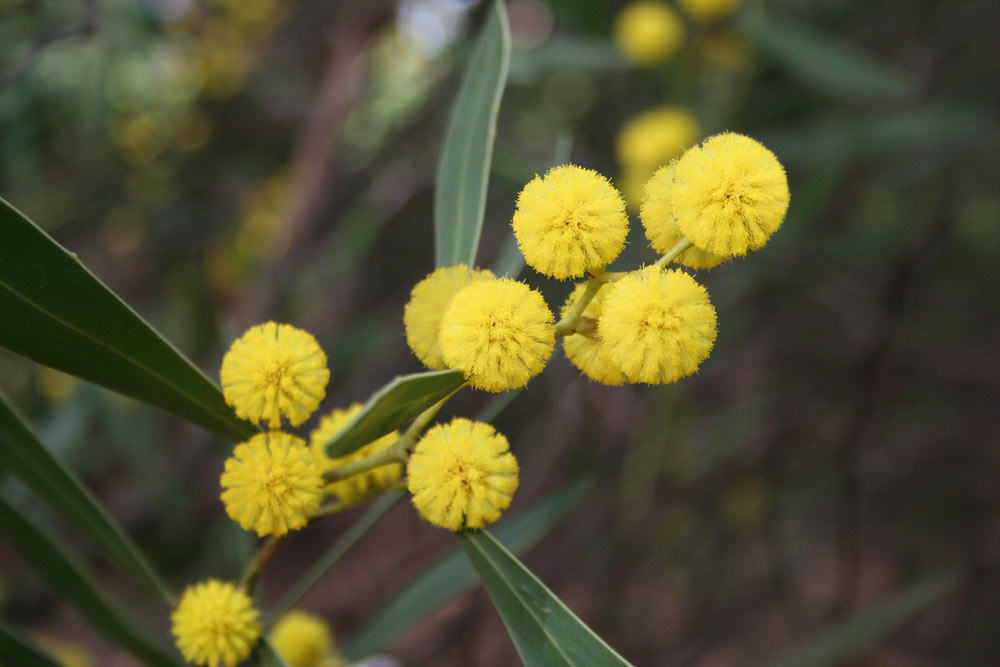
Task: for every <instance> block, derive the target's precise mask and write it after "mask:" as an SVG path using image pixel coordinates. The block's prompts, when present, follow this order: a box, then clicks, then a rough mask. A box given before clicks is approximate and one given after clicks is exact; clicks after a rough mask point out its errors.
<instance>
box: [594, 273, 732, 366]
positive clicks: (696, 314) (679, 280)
mask: <svg viewBox="0 0 1000 667" xmlns="http://www.w3.org/2000/svg"><path fill="white" fill-rule="evenodd" d="M599 326H600V330H601V336H602V338H603V343H602V345H604V347H605V348H606V350H607V354H608V356H609V357H610V358H611V359H612V360H613V361H614V362H615V363H617V364H618V366H619V368H621V369H622V373H624V374H625V377H626V378H628V380H629V382H645V383H647V384H668V383H670V382H675V381H676V380H678V379H680V378H682V377H684V376H685V375H690V374H691V373H694V372H695V371H696V370H698V366H699V364H701V362H702V361H703V360H704V359H706V358H707V357H708V355H709V353H710V352H711V351H712V346H713V345H714V344H715V336H716V316H715V308H714V307H713V306H712V304H711V302H709V300H708V291H707V290H706V289H705V288H704V287H702V286H701V285H699V284H698V283H697V282H696V281H695V279H694V278H692V277H691V276H689V275H688V274H686V273H684V272H683V271H679V270H675V269H671V270H667V271H663V270H661V269H660V268H658V267H656V266H647V267H646V268H644V269H641V270H639V271H637V272H635V273H632V274H629V275H627V276H625V277H624V278H622V279H621V280H619V281H617V282H615V283H613V284H612V285H611V290H610V292H609V294H608V295H607V296H606V297H605V299H604V310H603V312H602V313H601V320H600V325H599Z"/></svg>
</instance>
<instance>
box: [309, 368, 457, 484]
mask: <svg viewBox="0 0 1000 667" xmlns="http://www.w3.org/2000/svg"><path fill="white" fill-rule="evenodd" d="M466 384H468V383H465V382H463V383H462V384H461V385H459V386H458V388H457V389H455V391H453V392H451V393H450V394H448V395H447V396H445V397H444V398H442V399H441V400H440V401H438V402H437V403H435V404H434V405H432V406H431V407H429V408H427V409H426V410H424V411H423V412H421V413H420V414H419V415H418V416H417V418H416V419H414V420H413V423H412V424H410V427H409V428H408V429H406V433H404V434H403V435H402V436H400V438H399V439H398V440H396V442H394V443H393V444H392V445H391V446H389V447H386V448H385V449H383V450H382V451H380V452H375V453H374V454H371V455H369V456H366V457H365V458H363V459H358V460H357V461H351V462H350V463H345V464H344V465H342V466H337V467H336V468H334V469H333V470H330V471H328V472H326V473H325V474H324V475H323V479H325V480H326V481H327V482H336V481H337V480H341V479H347V478H348V477H353V476H354V475H360V474H361V473H363V472H368V471H369V470H374V469H375V468H380V467H382V466H384V465H388V464H390V463H406V460H407V459H408V458H409V456H410V449H412V448H413V445H414V444H415V443H416V441H417V438H418V437H419V436H420V434H421V433H423V431H424V429H425V428H427V425H428V424H430V423H431V420H432V419H434V417H435V415H437V413H438V411H439V410H441V408H443V407H444V404H445V403H447V402H448V399H450V398H451V397H452V396H454V395H455V393H456V392H457V391H458V390H459V389H461V388H462V387H464V386H465V385H466Z"/></svg>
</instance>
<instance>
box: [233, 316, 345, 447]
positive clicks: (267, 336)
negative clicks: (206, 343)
mask: <svg viewBox="0 0 1000 667" xmlns="http://www.w3.org/2000/svg"><path fill="white" fill-rule="evenodd" d="M220 375H221V379H222V393H223V396H225V399H226V403H228V404H229V405H231V406H233V408H235V409H236V414H237V415H239V416H240V417H242V418H244V419H249V420H251V421H254V422H259V421H263V422H264V423H265V424H267V425H268V426H269V427H270V428H279V427H280V426H281V418H282V416H284V417H287V418H288V421H289V422H291V424H292V426H298V425H299V424H301V423H302V422H304V421H305V420H307V419H309V415H311V414H312V413H313V411H314V410H315V409H316V408H317V407H319V403H320V401H322V400H323V396H324V395H325V394H326V383H327V381H328V380H329V379H330V371H329V370H327V368H326V354H324V353H323V349H322V348H320V346H319V343H317V342H316V339H315V338H313V337H312V335H311V334H309V333H307V332H305V331H302V330H301V329H296V328H295V327H293V326H291V325H290V324H278V323H276V322H267V323H265V324H258V325H257V326H255V327H251V328H250V329H249V330H248V331H247V332H246V333H245V334H243V335H242V336H241V337H240V338H238V339H236V342H234V343H233V345H232V347H230V348H229V351H228V352H226V356H225V357H223V358H222V371H221V373H220Z"/></svg>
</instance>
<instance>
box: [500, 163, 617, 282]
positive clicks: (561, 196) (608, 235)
mask: <svg viewBox="0 0 1000 667" xmlns="http://www.w3.org/2000/svg"><path fill="white" fill-rule="evenodd" d="M511 226H512V227H513V229H514V236H515V237H517V245H518V247H519V248H520V249H521V253H522V254H523V255H524V261H525V262H527V264H528V265H529V266H531V267H532V268H534V269H535V270H536V271H538V272H539V273H542V274H544V275H546V276H552V277H553V278H558V279H560V280H563V279H565V278H579V277H580V276H582V275H583V274H584V273H586V272H587V271H598V270H600V269H603V268H604V267H605V266H607V265H608V264H609V263H610V262H612V261H614V259H615V258H616V257H618V255H619V253H621V251H622V249H623V248H624V247H625V237H626V236H628V216H627V215H626V213H625V202H624V201H622V196H621V194H619V192H618V190H617V189H615V187H614V186H613V185H611V183H610V182H609V181H608V179H606V178H605V177H604V176H601V175H600V174H598V173H597V172H596V171H593V170H592V169H584V168H583V167H577V166H575V165H563V166H561V167H553V168H552V169H550V170H549V171H548V172H546V174H545V176H541V177H540V176H535V178H534V179H533V180H532V181H531V182H529V183H528V184H527V185H525V186H524V189H522V190H521V194H520V195H518V197H517V208H516V210H515V211H514V219H513V221H512V222H511Z"/></svg>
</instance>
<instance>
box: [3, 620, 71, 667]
mask: <svg viewBox="0 0 1000 667" xmlns="http://www.w3.org/2000/svg"><path fill="white" fill-rule="evenodd" d="M0 665H18V666H19V667H59V663H58V662H56V661H55V660H53V659H52V658H51V657H49V655H48V654H47V653H45V652H44V651H42V650H41V649H40V648H38V647H37V646H35V645H34V644H33V643H31V642H29V641H28V640H27V639H25V638H24V637H21V636H19V635H18V634H17V633H15V632H14V631H13V630H11V629H10V628H8V627H7V626H5V625H4V624H3V623H0Z"/></svg>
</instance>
